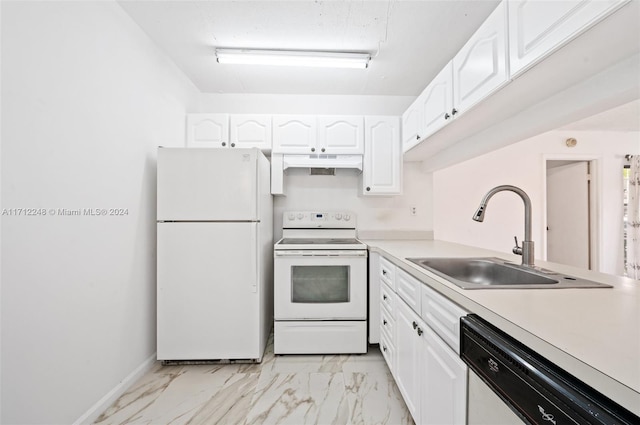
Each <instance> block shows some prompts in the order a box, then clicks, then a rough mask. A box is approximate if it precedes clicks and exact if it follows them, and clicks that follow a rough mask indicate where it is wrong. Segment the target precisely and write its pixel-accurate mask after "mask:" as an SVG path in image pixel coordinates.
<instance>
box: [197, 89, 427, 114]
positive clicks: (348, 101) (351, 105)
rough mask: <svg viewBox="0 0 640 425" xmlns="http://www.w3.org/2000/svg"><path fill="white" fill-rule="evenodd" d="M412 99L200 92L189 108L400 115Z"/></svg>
mask: <svg viewBox="0 0 640 425" xmlns="http://www.w3.org/2000/svg"><path fill="white" fill-rule="evenodd" d="M414 100H415V96H347V95H293V94H214V93H202V94H201V95H200V96H198V102H197V106H196V109H194V110H193V111H191V112H211V113H218V112H222V113H224V112H228V113H231V114H327V115H350V114H353V115H398V116H400V115H402V113H403V112H404V110H405V109H407V107H408V106H409V105H410V104H411V102H413V101H414Z"/></svg>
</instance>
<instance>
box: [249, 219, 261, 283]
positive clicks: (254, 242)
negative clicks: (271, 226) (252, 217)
mask: <svg viewBox="0 0 640 425" xmlns="http://www.w3.org/2000/svg"><path fill="white" fill-rule="evenodd" d="M251 246H252V249H250V250H249V251H250V252H251V267H253V271H254V273H255V276H254V279H253V282H251V292H253V293H256V292H258V280H259V279H260V265H259V264H258V251H259V250H260V247H259V246H258V225H257V223H253V224H252V226H251Z"/></svg>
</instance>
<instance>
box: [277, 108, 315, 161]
mask: <svg viewBox="0 0 640 425" xmlns="http://www.w3.org/2000/svg"><path fill="white" fill-rule="evenodd" d="M272 122H273V124H272V125H273V153H284V154H311V153H315V152H316V138H317V134H316V133H317V132H316V117H315V116H313V115H274V116H273V117H272Z"/></svg>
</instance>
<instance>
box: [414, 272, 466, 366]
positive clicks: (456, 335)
mask: <svg viewBox="0 0 640 425" xmlns="http://www.w3.org/2000/svg"><path fill="white" fill-rule="evenodd" d="M420 315H421V316H422V319H423V320H424V321H425V322H426V323H427V325H429V327H430V328H431V329H433V330H434V331H435V333H437V334H438V335H439V336H440V338H442V339H443V341H444V342H446V343H447V345H449V346H450V347H451V348H453V350H454V351H455V352H456V353H458V354H460V317H462V316H466V315H467V311H465V310H464V309H462V308H461V307H459V306H458V305H456V304H454V303H453V302H451V301H449V300H448V299H447V298H445V297H444V296H442V295H440V294H439V293H437V292H436V291H434V290H433V289H431V288H429V287H428V286H427V285H423V286H422V312H421V314H420Z"/></svg>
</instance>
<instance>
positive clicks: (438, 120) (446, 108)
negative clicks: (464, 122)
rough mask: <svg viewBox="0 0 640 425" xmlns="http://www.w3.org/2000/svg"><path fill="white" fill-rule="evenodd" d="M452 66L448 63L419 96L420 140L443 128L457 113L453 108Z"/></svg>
mask: <svg viewBox="0 0 640 425" xmlns="http://www.w3.org/2000/svg"><path fill="white" fill-rule="evenodd" d="M452 67H453V64H452V63H451V62H449V63H448V64H447V65H446V66H445V67H444V68H443V69H442V71H440V73H439V74H438V75H437V76H436V78H434V79H433V81H431V83H429V85H428V86H427V88H426V89H425V90H424V92H423V93H422V95H420V103H421V111H422V119H421V130H420V138H425V137H428V136H430V135H431V134H433V133H435V132H436V131H438V130H439V129H440V128H442V127H444V125H445V124H447V123H448V122H449V121H450V120H451V119H452V118H453V117H454V116H455V115H456V113H457V110H455V109H454V107H453V68H452Z"/></svg>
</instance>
